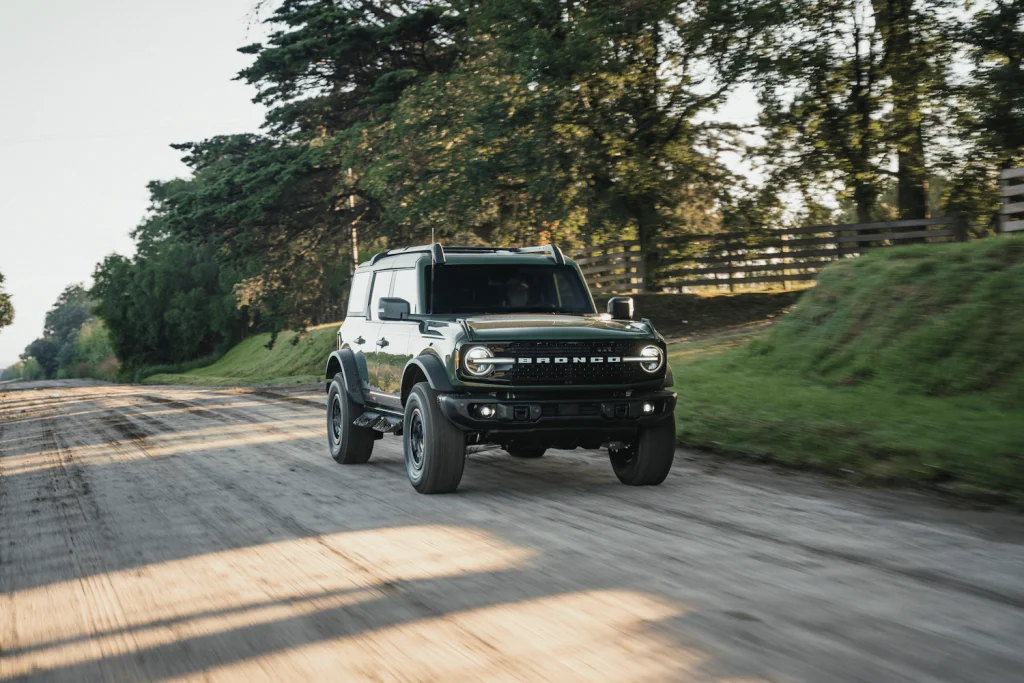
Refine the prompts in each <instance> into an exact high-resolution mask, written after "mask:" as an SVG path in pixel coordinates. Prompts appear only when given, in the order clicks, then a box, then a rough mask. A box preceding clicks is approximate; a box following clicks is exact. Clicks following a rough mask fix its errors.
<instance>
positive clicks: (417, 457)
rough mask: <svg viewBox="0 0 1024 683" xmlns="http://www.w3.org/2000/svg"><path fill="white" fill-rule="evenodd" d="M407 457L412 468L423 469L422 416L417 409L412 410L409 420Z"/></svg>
mask: <svg viewBox="0 0 1024 683" xmlns="http://www.w3.org/2000/svg"><path fill="white" fill-rule="evenodd" d="M409 457H410V458H411V459H412V463H411V464H412V468H413V470H415V471H417V472H418V471H420V470H421V469H423V416H422V415H420V411H419V409H417V410H414V411H412V417H411V418H410V420H409Z"/></svg>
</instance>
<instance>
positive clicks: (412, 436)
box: [402, 382, 466, 493]
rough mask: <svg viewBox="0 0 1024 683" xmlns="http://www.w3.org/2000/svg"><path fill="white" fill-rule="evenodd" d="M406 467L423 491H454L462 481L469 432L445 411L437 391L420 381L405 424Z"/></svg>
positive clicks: (411, 394)
mask: <svg viewBox="0 0 1024 683" xmlns="http://www.w3.org/2000/svg"><path fill="white" fill-rule="evenodd" d="M402 446H403V450H404V451H405V471H406V473H407V474H408V475H409V483H411V484H412V486H413V488H415V489H416V490H417V491H419V492H420V493H451V492H452V491H454V490H455V489H457V488H458V487H459V482H460V481H462V470H463V467H464V466H465V464H466V435H465V434H463V432H462V430H460V429H459V428H458V427H456V426H455V425H453V424H452V423H451V421H450V420H449V419H448V418H447V417H445V415H444V413H442V412H441V406H440V405H438V401H437V392H436V391H434V390H433V389H431V388H430V385H429V384H427V383H426V382H420V383H419V384H417V385H416V386H414V387H413V388H412V391H411V392H409V398H408V399H406V402H405V420H404V423H403V425H402Z"/></svg>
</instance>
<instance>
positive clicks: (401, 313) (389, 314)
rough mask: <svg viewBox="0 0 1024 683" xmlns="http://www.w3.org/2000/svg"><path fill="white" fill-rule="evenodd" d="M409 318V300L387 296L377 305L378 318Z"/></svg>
mask: <svg viewBox="0 0 1024 683" xmlns="http://www.w3.org/2000/svg"><path fill="white" fill-rule="evenodd" d="M408 318H409V302H408V301H406V300H405V299H399V298H397V297H391V296H385V297H382V298H381V300H380V304H379V305H378V306H377V319H378V320H407V319H408Z"/></svg>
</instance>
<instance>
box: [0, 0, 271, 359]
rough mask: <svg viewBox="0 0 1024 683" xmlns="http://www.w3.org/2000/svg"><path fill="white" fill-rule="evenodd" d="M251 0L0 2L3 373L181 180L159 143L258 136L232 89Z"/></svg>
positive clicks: (257, 33) (246, 103)
mask: <svg viewBox="0 0 1024 683" xmlns="http://www.w3.org/2000/svg"><path fill="white" fill-rule="evenodd" d="M254 6H255V0H145V1H144V2H140V1H139V0H95V1H93V2H83V1H82V0H0V103H2V104H0V273H3V274H4V275H5V276H6V278H7V283H6V288H7V291H8V292H9V293H10V294H12V295H13V297H14V306H15V322H14V325H12V326H10V327H8V328H5V329H4V330H3V331H0V368H2V367H6V366H7V365H10V364H11V363H13V362H15V361H16V360H17V358H18V354H19V353H21V352H22V350H23V349H24V348H25V346H26V345H27V344H28V343H29V342H30V341H32V340H33V339H35V338H36V337H38V336H39V335H41V334H42V329H43V318H44V316H45V314H46V311H47V310H48V309H49V308H50V306H51V305H52V304H53V302H54V300H56V298H57V295H58V294H60V292H61V290H62V289H63V288H64V287H65V286H67V285H69V284H71V283H74V282H83V281H88V280H89V278H90V276H91V275H92V271H93V268H94V267H95V265H96V263H97V262H99V261H100V260H102V259H103V257H104V256H106V255H107V254H109V253H111V252H114V251H116V252H119V253H122V254H125V255H129V254H131V253H132V251H133V248H132V242H131V239H130V238H129V237H128V233H129V232H131V230H132V229H133V228H134V227H135V225H136V224H137V223H138V222H139V219H140V218H141V217H142V216H143V214H144V213H145V211H146V206H147V203H148V202H147V194H146V183H147V182H148V181H149V180H153V179H168V178H173V177H175V176H180V175H184V174H185V172H186V168H185V166H184V165H183V164H182V163H181V162H180V161H179V158H180V156H181V154H180V153H179V152H177V151H175V150H173V149H171V148H170V147H169V146H168V145H169V144H170V143H172V142H186V141H190V140H199V139H202V138H207V137H210V136H212V135H218V134H221V133H240V132H247V131H256V130H257V129H258V128H259V125H260V122H261V121H262V118H263V111H262V109H261V108H260V107H258V106H257V105H255V104H252V102H251V101H250V100H251V98H252V95H253V91H252V89H251V88H250V87H249V86H247V85H245V84H242V83H237V82H233V81H232V80H231V79H232V77H234V75H235V74H236V73H237V72H238V71H239V70H240V69H241V68H243V67H244V66H245V65H246V64H247V63H248V61H249V59H250V58H249V57H246V56H245V55H241V54H238V53H237V52H236V48H238V47H241V46H242V45H245V44H247V43H250V42H257V41H258V40H259V39H260V38H261V37H262V35H263V33H262V31H263V28H262V26H260V25H259V24H252V25H251V26H250V21H249V14H250V11H251V10H252V8H253V7H254Z"/></svg>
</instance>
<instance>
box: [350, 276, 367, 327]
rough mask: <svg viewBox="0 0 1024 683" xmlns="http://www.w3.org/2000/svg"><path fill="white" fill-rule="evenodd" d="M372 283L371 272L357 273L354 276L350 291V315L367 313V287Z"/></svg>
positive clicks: (359, 315) (357, 315)
mask: <svg viewBox="0 0 1024 683" xmlns="http://www.w3.org/2000/svg"><path fill="white" fill-rule="evenodd" d="M369 284H370V273H356V274H355V275H354V276H352V287H351V288H350V289H349V292H348V312H347V313H346V315H348V316H350V317H359V318H361V317H363V316H364V315H366V288H367V286H369Z"/></svg>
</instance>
